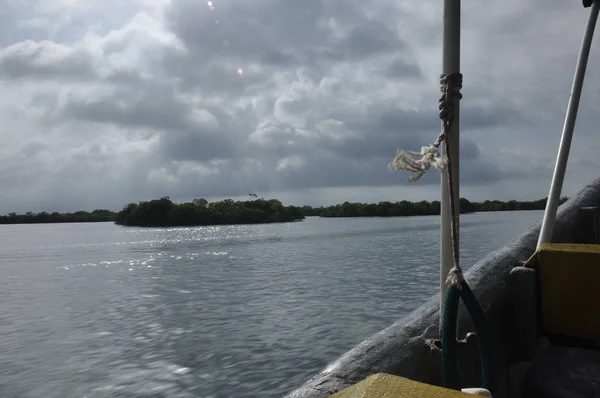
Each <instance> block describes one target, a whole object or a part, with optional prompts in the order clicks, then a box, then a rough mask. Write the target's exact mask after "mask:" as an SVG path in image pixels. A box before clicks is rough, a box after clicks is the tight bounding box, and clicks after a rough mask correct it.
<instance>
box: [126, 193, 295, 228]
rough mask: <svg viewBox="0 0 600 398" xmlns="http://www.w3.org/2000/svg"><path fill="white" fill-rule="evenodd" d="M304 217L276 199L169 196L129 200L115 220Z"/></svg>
mask: <svg viewBox="0 0 600 398" xmlns="http://www.w3.org/2000/svg"><path fill="white" fill-rule="evenodd" d="M303 219H304V215H303V214H302V210H301V208H300V207H296V206H284V205H283V204H282V203H281V202H280V201H279V200H277V199H263V198H257V199H254V200H247V201H237V202H236V201H233V200H232V199H225V200H223V201H220V202H212V203H208V201H207V200H206V199H194V200H193V201H192V202H189V203H179V204H176V203H173V202H172V201H171V200H170V199H169V198H168V197H164V198H161V199H155V200H151V201H149V202H140V203H130V204H128V205H126V206H125V207H124V208H123V210H121V211H120V212H119V213H118V214H117V219H116V221H115V223H116V224H119V225H128V226H138V227H174V226H199V225H225V224H263V223H276V222H291V221H300V220H303Z"/></svg>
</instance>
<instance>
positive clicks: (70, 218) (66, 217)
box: [0, 209, 117, 224]
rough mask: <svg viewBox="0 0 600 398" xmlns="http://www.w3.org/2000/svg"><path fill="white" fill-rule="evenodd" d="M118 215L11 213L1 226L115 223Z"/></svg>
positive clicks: (103, 212) (100, 212) (1, 219)
mask: <svg viewBox="0 0 600 398" xmlns="http://www.w3.org/2000/svg"><path fill="white" fill-rule="evenodd" d="M116 217H117V213H115V212H113V211H110V210H105V209H98V210H94V211H92V212H91V213H89V212H87V211H76V212H75V213H57V212H54V213H48V212H45V211H43V212H41V213H32V212H30V211H29V212H27V213H25V214H17V213H9V214H8V215H7V216H0V224H43V223H69V222H107V221H115V220H116V219H117V218H116Z"/></svg>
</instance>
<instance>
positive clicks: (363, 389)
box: [330, 373, 475, 398]
mask: <svg viewBox="0 0 600 398" xmlns="http://www.w3.org/2000/svg"><path fill="white" fill-rule="evenodd" d="M330 397H331V398H421V397H430V398H469V397H470V398H473V397H475V395H472V394H467V393H464V392H461V391H456V390H449V389H447V388H442V387H438V386H432V385H430V384H425V383H419V382H417V381H413V380H409V379H406V378H404V377H400V376H392V375H389V374H385V373H377V374H374V375H372V376H369V377H367V378H366V379H364V380H363V381H361V382H360V383H357V384H355V385H353V386H350V387H348V388H346V389H345V390H342V391H340V392H338V393H336V394H333V395H331V396H330Z"/></svg>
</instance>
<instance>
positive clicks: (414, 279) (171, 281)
mask: <svg viewBox="0 0 600 398" xmlns="http://www.w3.org/2000/svg"><path fill="white" fill-rule="evenodd" d="M541 216H542V212H537V211H536V212H512V213H488V214H474V215H467V216H463V218H462V231H461V239H462V242H461V244H462V245H463V248H462V260H463V266H464V267H465V268H468V267H469V266H470V265H471V264H472V263H473V262H475V261H476V260H478V259H480V258H481V257H483V256H484V255H485V254H486V253H487V252H489V251H490V250H493V249H496V248H498V247H500V246H501V245H502V244H504V243H505V242H507V241H508V240H510V238H512V236H513V235H515V234H517V233H520V232H521V231H523V230H524V229H525V228H527V227H528V226H529V225H531V224H532V223H534V222H535V221H537V220H539V219H540V218H541ZM438 239H439V227H438V218H437V217H414V218H394V219H319V218H309V219H308V220H306V221H304V222H301V223H295V224H282V225H261V226H226V227H202V228H173V229H138V228H123V227H118V226H115V225H112V224H62V225H19V226H0V281H1V283H2V291H1V297H2V298H1V301H0V358H1V360H0V396H1V397H3V398H4V397H7V398H8V397H88V398H92V397H93V398H97V397H142V396H143V397H258V396H260V397H278V396H282V395H284V394H285V393H287V392H289V391H290V390H291V389H293V388H295V387H297V386H298V385H300V384H301V383H302V382H303V381H305V380H306V379H307V378H309V377H310V376H311V375H312V374H313V373H315V372H317V371H318V370H320V369H321V368H322V367H324V366H325V365H327V363H328V362H330V361H332V360H334V359H335V358H337V357H338V356H339V355H340V354H342V353H344V352H345V351H346V350H348V349H350V348H351V347H352V346H354V345H355V344H357V343H359V342H360V341H361V340H363V339H364V338H366V337H368V336H370V335H371V334H373V333H375V332H377V331H379V330H380V329H382V328H384V327H386V326H388V325H389V324H391V323H392V322H394V321H395V320H397V319H398V318H399V317H400V316H402V315H404V314H406V313H407V312H408V311H410V310H412V309H414V308H415V307H417V306H418V305H419V304H420V303H422V301H423V300H424V299H425V298H427V297H428V296H430V295H431V294H434V293H435V292H436V289H437V283H438V282H437V281H438V253H439V243H438Z"/></svg>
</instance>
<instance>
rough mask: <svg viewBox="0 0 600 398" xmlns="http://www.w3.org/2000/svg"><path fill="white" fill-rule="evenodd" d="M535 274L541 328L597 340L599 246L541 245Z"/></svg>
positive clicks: (599, 333) (599, 336)
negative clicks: (538, 286)
mask: <svg viewBox="0 0 600 398" xmlns="http://www.w3.org/2000/svg"><path fill="white" fill-rule="evenodd" d="M538 273H539V281H540V299H541V310H542V323H543V327H544V331H546V332H548V333H558V334H563V335H566V336H571V337H576V338H582V339H588V340H596V341H598V340H600V317H598V314H600V300H598V291H599V290H600V245H581V244H544V245H543V246H542V247H541V248H540V250H539V253H538Z"/></svg>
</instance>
